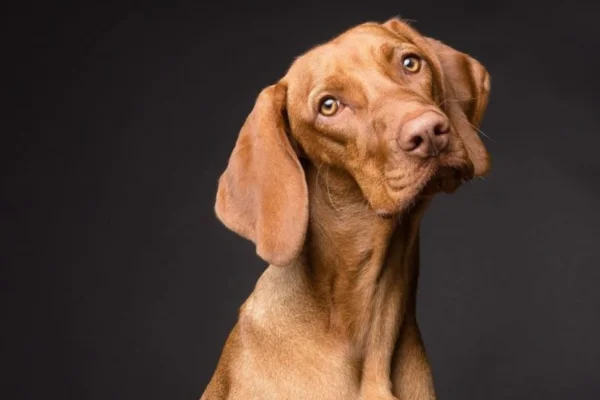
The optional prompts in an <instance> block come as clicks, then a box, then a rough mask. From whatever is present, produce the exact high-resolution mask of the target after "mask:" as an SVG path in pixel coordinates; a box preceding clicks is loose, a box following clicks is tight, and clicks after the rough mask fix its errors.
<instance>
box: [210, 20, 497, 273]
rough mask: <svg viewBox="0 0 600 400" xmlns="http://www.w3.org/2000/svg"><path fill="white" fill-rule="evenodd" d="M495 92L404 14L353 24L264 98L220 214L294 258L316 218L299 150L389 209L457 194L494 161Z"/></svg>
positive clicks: (222, 187)
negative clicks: (491, 105)
mask: <svg viewBox="0 0 600 400" xmlns="http://www.w3.org/2000/svg"><path fill="white" fill-rule="evenodd" d="M489 90H490V79H489V75H488V73H487V71H486V70H485V68H484V67H483V66H482V65H481V64H480V63H479V62H477V61H476V60H474V59H473V58H471V57H469V56H468V55H466V54H463V53H460V52H458V51H456V50H454V49H452V48H450V47H448V46H446V45H444V44H443V43H441V42H439V41H436V40H433V39H430V38H426V37H424V36H422V35H420V34H419V33H418V32H417V31H415V30H414V29H413V28H411V27H410V26H408V25H407V24H405V23H403V22H401V21H400V20H398V19H392V20H390V21H388V22H386V23H384V24H378V23H365V24H362V25H359V26H357V27H355V28H353V29H350V30H349V31H347V32H345V33H343V34H342V35H340V36H338V37H337V38H335V39H333V40H332V41H330V42H328V43H326V44H323V45H321V46H318V47H316V48H314V49H312V50H311V51H309V52H307V53H306V54H304V55H303V56H301V57H299V58H298V59H296V61H295V62H294V63H293V64H292V66H291V68H290V69H289V70H288V72H287V74H286V75H285V76H284V77H283V78H282V79H281V80H280V81H279V82H278V83H277V84H275V85H272V86H270V87H268V88H266V89H264V90H263V91H262V93H261V94H260V95H259V97H258V99H257V101H256V104H255V106H254V109H253V110H252V112H251V113H250V115H249V116H248V118H247V120H246V122H245V124H244V126H243V127H242V130H241V132H240V135H239V137H238V141H237V143H236V146H235V148H234V151H233V153H232V155H231V157H230V160H229V164H228V166H227V169H226V171H225V172H224V173H223V175H222V176H221V178H220V180H219V189H218V194H217V202H216V207H215V209H216V212H217V216H218V217H219V218H220V219H221V221H222V222H223V223H224V224H225V225H226V226H228V227H229V228H230V229H232V230H234V231H236V232H237V233H239V234H241V235H242V236H244V237H246V238H248V239H250V240H252V241H253V242H255V243H256V245H257V252H258V254H259V255H260V256H261V257H262V258H263V259H265V260H266V261H268V262H270V263H272V264H276V265H283V264H287V263H289V262H290V261H292V260H293V259H294V258H295V257H296V255H297V254H298V252H299V251H300V249H301V247H302V245H303V242H304V237H305V232H306V226H307V221H308V191H307V185H306V180H305V176H304V171H303V168H302V166H301V164H300V161H299V157H305V158H306V159H307V160H309V161H310V162H311V163H312V164H313V165H315V166H320V165H327V166H330V167H333V168H338V169H341V170H344V171H346V172H347V173H348V175H349V176H350V177H351V178H352V179H353V180H354V181H355V182H356V184H357V185H358V186H359V187H360V189H361V192H362V196H363V197H364V199H365V200H366V201H367V203H368V204H369V205H370V207H371V209H372V210H373V212H374V213H378V214H380V215H390V214H396V213H400V212H402V211H403V210H405V209H406V208H407V207H408V206H409V205H410V204H411V203H413V202H414V201H415V200H416V199H418V198H419V197H422V196H430V195H432V194H434V193H436V192H437V191H439V190H444V191H447V192H451V191H453V190H455V189H456V188H457V187H458V186H459V184H460V182H461V181H464V180H468V179H471V178H472V176H473V175H475V176H481V175H484V174H485V173H487V171H488V169H489V159H488V154H487V151H486V149H485V147H484V146H483V143H482V142H481V140H480V138H479V136H478V126H479V124H480V122H481V119H482V116H483V113H484V111H485V108H486V106H487V100H488V95H489Z"/></svg>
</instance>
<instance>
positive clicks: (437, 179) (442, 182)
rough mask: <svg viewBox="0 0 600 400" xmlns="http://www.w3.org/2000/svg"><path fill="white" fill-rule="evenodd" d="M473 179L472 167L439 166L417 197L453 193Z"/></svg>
mask: <svg viewBox="0 0 600 400" xmlns="http://www.w3.org/2000/svg"><path fill="white" fill-rule="evenodd" d="M471 179H473V167H472V165H457V166H447V165H443V164H440V165H439V166H438V167H437V168H436V172H435V173H434V174H432V176H431V178H430V179H429V180H428V181H427V182H426V183H425V184H424V185H423V189H422V190H421V192H420V193H419V197H426V198H427V197H431V196H434V195H436V194H437V193H440V192H444V193H453V192H454V191H455V190H456V189H458V187H459V186H460V185H462V184H463V183H465V182H468V181H470V180H471Z"/></svg>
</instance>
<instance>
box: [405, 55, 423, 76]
mask: <svg viewBox="0 0 600 400" xmlns="http://www.w3.org/2000/svg"><path fill="white" fill-rule="evenodd" d="M402 67H404V69H405V70H407V71H408V72H412V73H415V72H418V71H419V69H420V68H421V59H420V58H419V57H417V56H415V55H414V54H410V55H407V56H405V57H404V59H403V60H402Z"/></svg>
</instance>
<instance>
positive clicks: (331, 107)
mask: <svg viewBox="0 0 600 400" xmlns="http://www.w3.org/2000/svg"><path fill="white" fill-rule="evenodd" d="M339 108H340V103H339V102H338V101H337V100H336V99H335V98H334V97H331V96H327V97H324V98H323V100H321V103H319V112H320V113H321V114H323V115H324V116H326V117H330V116H332V115H333V114H335V113H336V112H337V111H338V109H339Z"/></svg>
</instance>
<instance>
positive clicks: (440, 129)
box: [433, 121, 450, 135]
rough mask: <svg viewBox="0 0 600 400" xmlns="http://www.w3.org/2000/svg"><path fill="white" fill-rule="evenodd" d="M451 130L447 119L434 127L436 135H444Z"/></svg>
mask: <svg viewBox="0 0 600 400" xmlns="http://www.w3.org/2000/svg"><path fill="white" fill-rule="evenodd" d="M448 132H450V124H449V123H448V122H447V121H443V122H438V123H437V124H435V126H434V127H433V133H434V134H435V135H443V134H446V133H448Z"/></svg>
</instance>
